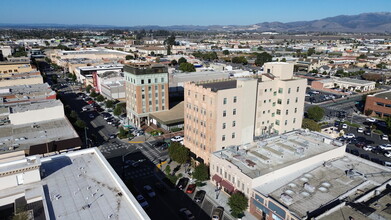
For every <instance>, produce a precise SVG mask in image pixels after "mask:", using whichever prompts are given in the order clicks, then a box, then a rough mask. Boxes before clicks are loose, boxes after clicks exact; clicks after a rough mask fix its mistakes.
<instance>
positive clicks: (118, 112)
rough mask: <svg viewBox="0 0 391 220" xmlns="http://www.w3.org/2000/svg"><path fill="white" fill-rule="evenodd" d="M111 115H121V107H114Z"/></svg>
mask: <svg viewBox="0 0 391 220" xmlns="http://www.w3.org/2000/svg"><path fill="white" fill-rule="evenodd" d="M113 113H114V115H116V116H118V115H120V114H121V113H122V109H121V107H119V106H118V105H117V106H115V109H114V110H113Z"/></svg>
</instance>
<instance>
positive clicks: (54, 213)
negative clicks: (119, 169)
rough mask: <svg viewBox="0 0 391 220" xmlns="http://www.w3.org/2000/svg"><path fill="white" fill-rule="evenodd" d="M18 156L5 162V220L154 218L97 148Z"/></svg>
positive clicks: (1, 171) (1, 204) (1, 172)
mask: <svg viewBox="0 0 391 220" xmlns="http://www.w3.org/2000/svg"><path fill="white" fill-rule="evenodd" d="M15 156H16V158H17V159H15V160H12V158H7V159H6V160H4V161H3V160H0V182H1V183H2V184H1V186H0V198H1V200H0V208H1V210H2V218H4V219H12V218H13V216H14V214H13V213H15V214H20V215H23V214H24V215H26V216H30V219H44V220H45V219H47V220H49V219H61V218H62V219H111V218H115V219H124V220H125V219H126V220H128V219H134V220H148V219H150V218H149V217H148V215H147V214H146V212H145V211H144V210H143V208H142V207H141V206H140V204H139V203H138V202H137V200H136V198H135V197H134V196H133V195H132V193H131V192H130V191H129V190H128V188H127V187H126V185H125V184H124V183H123V182H122V180H121V179H120V178H119V176H118V175H117V174H116V172H115V171H114V169H113V168H112V167H111V166H110V164H109V163H108V162H107V160H106V159H105V158H104V156H103V155H102V154H101V153H100V151H99V150H98V149H97V148H89V149H85V150H80V151H75V152H70V153H66V154H59V155H54V156H49V157H39V156H30V157H26V158H22V159H20V156H17V155H15ZM0 159H2V158H0Z"/></svg>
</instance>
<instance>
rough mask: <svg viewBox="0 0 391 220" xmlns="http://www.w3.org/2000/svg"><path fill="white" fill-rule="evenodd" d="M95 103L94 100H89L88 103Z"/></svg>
mask: <svg viewBox="0 0 391 220" xmlns="http://www.w3.org/2000/svg"><path fill="white" fill-rule="evenodd" d="M93 103H95V102H94V101H93V100H89V101H87V104H89V105H92V104H93Z"/></svg>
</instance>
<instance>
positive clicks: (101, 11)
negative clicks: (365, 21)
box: [0, 0, 391, 26]
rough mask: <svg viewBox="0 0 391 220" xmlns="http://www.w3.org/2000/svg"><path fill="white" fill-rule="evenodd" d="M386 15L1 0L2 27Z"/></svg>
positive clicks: (321, 3) (245, 3)
mask: <svg viewBox="0 0 391 220" xmlns="http://www.w3.org/2000/svg"><path fill="white" fill-rule="evenodd" d="M385 11H386V12H387V11H388V12H390V11H391V0H371V1H368V0H192V1H186V0H182V1H179V0H138V1H135V0H8V1H7V0H0V23H56V24H97V25H117V26H136V25H161V26H167V25H214V24H221V25H226V24H242V25H247V24H255V23H260V22H266V21H268V22H271V21H281V22H289V21H303V20H304V21H305V20H315V19H321V18H325V17H332V16H336V15H341V14H345V15H354V14H359V13H365V12H385Z"/></svg>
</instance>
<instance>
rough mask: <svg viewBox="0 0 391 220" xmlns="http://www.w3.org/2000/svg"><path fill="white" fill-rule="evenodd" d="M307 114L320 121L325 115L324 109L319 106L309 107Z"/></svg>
mask: <svg viewBox="0 0 391 220" xmlns="http://www.w3.org/2000/svg"><path fill="white" fill-rule="evenodd" d="M307 114H308V118H309V119H312V120H315V121H320V120H322V118H323V116H324V109H323V108H321V107H319V106H312V107H310V108H308V110H307Z"/></svg>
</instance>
